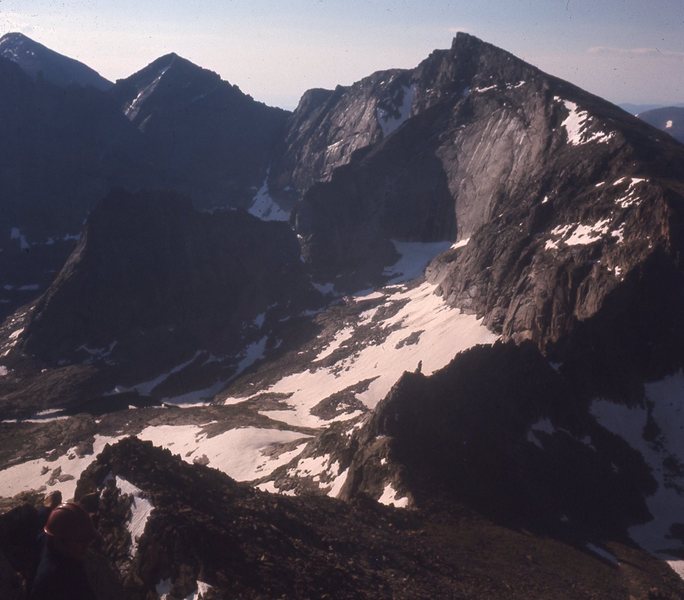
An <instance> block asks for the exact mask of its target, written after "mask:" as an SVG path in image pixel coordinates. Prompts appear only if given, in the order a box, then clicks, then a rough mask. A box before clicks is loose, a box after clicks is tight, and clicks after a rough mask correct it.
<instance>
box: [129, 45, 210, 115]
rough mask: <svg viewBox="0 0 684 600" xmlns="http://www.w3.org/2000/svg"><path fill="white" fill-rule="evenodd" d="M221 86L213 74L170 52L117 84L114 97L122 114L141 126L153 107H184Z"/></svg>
mask: <svg viewBox="0 0 684 600" xmlns="http://www.w3.org/2000/svg"><path fill="white" fill-rule="evenodd" d="M221 83H222V82H221V78H220V77H219V75H217V74H216V73H214V72H213V71H209V70H208V69H203V68H202V67H199V66H197V65H196V64H194V63H192V62H190V61H189V60H187V59H185V58H183V57H181V56H178V54H176V53H175V52H171V53H169V54H165V55H164V56H160V57H159V58H157V59H156V60H154V61H152V62H151V63H150V64H149V65H147V66H146V67H144V68H143V69H141V70H140V71H138V72H137V73H134V74H133V75H131V76H130V77H128V78H126V79H122V80H119V81H117V85H116V87H117V90H116V95H117V98H118V101H119V102H120V103H121V107H122V110H123V112H124V114H125V115H126V116H127V117H128V118H129V119H130V120H131V121H134V122H135V123H137V124H138V125H140V124H141V123H142V122H143V121H144V120H145V119H146V118H147V117H148V116H149V115H150V113H151V112H153V111H154V110H155V107H156V106H161V105H163V106H167V107H168V106H171V105H173V106H178V105H182V104H186V103H187V102H189V101H191V100H192V99H198V98H201V97H205V96H206V95H207V94H209V93H210V92H211V91H213V90H215V89H216V88H217V87H219V86H220V84H221Z"/></svg>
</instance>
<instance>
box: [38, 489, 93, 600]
mask: <svg viewBox="0 0 684 600" xmlns="http://www.w3.org/2000/svg"><path fill="white" fill-rule="evenodd" d="M44 531H45V540H44V543H43V548H42V552H41V557H40V563H39V564H38V570H37V571H36V576H35V578H34V580H33V585H32V586H31V593H30V595H29V599H30V600H48V599H49V600H95V594H94V592H93V590H92V588H91V586H90V583H89V582H88V578H87V576H86V572H85V569H84V567H83V559H84V558H85V556H86V552H87V550H88V547H89V546H90V544H91V543H92V542H93V541H94V540H95V539H96V538H97V537H98V534H97V531H96V530H95V527H94V525H93V523H92V521H91V519H90V516H89V515H88V513H87V512H86V511H85V510H84V509H83V508H82V507H81V506H80V505H78V504H76V503H75V502H68V503H66V504H61V505H60V506H57V507H56V508H55V509H54V510H53V511H52V512H51V513H50V516H49V517H48V520H47V523H46V524H45V528H44Z"/></svg>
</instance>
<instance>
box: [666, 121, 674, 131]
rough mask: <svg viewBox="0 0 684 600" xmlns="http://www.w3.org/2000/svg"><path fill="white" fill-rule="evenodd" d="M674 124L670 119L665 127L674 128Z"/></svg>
mask: <svg viewBox="0 0 684 600" xmlns="http://www.w3.org/2000/svg"><path fill="white" fill-rule="evenodd" d="M672 125H673V123H672V121H671V120H668V121H667V123H665V129H672Z"/></svg>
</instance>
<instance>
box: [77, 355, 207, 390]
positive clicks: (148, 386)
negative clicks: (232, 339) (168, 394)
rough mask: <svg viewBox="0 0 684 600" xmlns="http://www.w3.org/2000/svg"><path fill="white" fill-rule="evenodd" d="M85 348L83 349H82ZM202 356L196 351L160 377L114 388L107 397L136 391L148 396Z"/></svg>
mask: <svg viewBox="0 0 684 600" xmlns="http://www.w3.org/2000/svg"><path fill="white" fill-rule="evenodd" d="M83 348H85V347H83ZM110 348H112V349H113V346H110ZM201 354H202V351H201V350H198V351H197V352H195V354H194V356H193V357H192V358H191V359H189V360H186V361H185V362H182V363H181V364H179V365H177V366H175V367H174V368H173V369H171V370H170V371H168V372H166V373H162V374H161V375H158V376H157V377H155V378H154V379H150V380H148V381H143V382H142V383H138V384H136V385H133V386H131V387H122V386H116V387H115V388H114V389H113V390H111V391H110V392H108V393H107V395H109V396H111V395H114V394H122V393H124V392H131V391H136V392H138V394H140V395H141V396H149V395H150V394H151V393H152V392H153V391H154V389H155V388H156V387H158V386H160V385H161V384H162V383H164V382H165V381H166V380H167V379H168V378H169V377H171V375H174V374H176V373H180V372H181V371H182V370H183V369H185V368H186V367H188V366H189V365H191V364H192V363H193V362H195V360H197V358H198V357H199V356H200V355H201Z"/></svg>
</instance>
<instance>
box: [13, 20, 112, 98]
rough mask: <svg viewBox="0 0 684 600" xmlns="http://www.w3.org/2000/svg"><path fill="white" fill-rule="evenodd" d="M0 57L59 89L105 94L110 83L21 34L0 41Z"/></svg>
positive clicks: (72, 60)
mask: <svg viewBox="0 0 684 600" xmlns="http://www.w3.org/2000/svg"><path fill="white" fill-rule="evenodd" d="M0 56H2V57H4V58H7V59H9V60H11V61H13V62H15V63H17V64H18V65H19V66H20V67H21V69H22V70H23V71H24V72H26V73H27V74H28V75H30V76H31V77H32V78H34V79H36V78H43V79H45V80H46V81H50V82H51V83H54V84H56V85H59V86H62V87H63V86H68V85H78V86H90V87H94V88H96V89H98V90H103V91H104V90H108V89H109V88H111V87H112V83H111V82H110V81H107V80H106V79H105V78H104V77H102V76H101V75H100V74H99V73H97V71H95V70H93V69H91V68H90V67H88V66H87V65H84V64H83V63H81V62H79V61H77V60H74V59H73V58H69V57H67V56H64V55H62V54H59V53H57V52H55V51H54V50H50V49H49V48H47V47H46V46H43V45H42V44H39V43H38V42H36V41H34V40H32V39H31V38H29V37H27V36H25V35H24V34H22V33H17V32H14V33H7V34H5V35H4V36H2V38H0Z"/></svg>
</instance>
